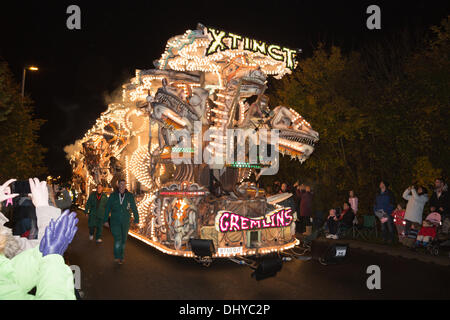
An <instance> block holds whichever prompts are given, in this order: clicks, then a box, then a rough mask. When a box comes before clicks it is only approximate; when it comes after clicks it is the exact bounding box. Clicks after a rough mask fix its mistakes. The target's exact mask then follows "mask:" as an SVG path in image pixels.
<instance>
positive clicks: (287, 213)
mask: <svg viewBox="0 0 450 320" xmlns="http://www.w3.org/2000/svg"><path fill="white" fill-rule="evenodd" d="M291 212H292V210H291V209H288V210H283V213H284V218H285V219H286V220H287V222H286V226H288V225H290V224H291V222H292V220H294V217H292V214H291Z"/></svg>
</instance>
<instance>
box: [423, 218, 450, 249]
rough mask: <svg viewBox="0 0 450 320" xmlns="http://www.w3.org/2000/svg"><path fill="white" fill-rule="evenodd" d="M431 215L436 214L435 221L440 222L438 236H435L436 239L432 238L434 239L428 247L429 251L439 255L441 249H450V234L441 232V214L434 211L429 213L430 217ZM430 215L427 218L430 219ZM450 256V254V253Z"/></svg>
mask: <svg viewBox="0 0 450 320" xmlns="http://www.w3.org/2000/svg"><path fill="white" fill-rule="evenodd" d="M431 215H434V216H435V217H436V219H435V220H434V221H435V222H439V224H438V227H437V231H436V237H434V239H432V241H431V242H430V244H429V246H428V247H427V252H428V253H430V254H432V255H434V256H438V255H439V253H440V252H441V249H447V251H449V250H450V234H448V233H443V232H441V229H442V227H441V219H440V218H441V216H440V214H439V213H437V212H433V213H430V214H429V215H428V217H429V216H431ZM428 217H427V219H428ZM437 218H439V219H437ZM449 257H450V254H449Z"/></svg>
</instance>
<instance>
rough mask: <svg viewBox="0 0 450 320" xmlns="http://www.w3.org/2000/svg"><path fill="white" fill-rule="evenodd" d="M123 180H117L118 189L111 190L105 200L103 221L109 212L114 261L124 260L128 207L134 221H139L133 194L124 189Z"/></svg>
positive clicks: (128, 219) (120, 261)
mask: <svg viewBox="0 0 450 320" xmlns="http://www.w3.org/2000/svg"><path fill="white" fill-rule="evenodd" d="M125 184H126V182H125V180H120V181H119V190H118V191H116V192H113V193H112V194H111V195H110V196H109V199H108V201H107V202H106V209H105V217H104V222H105V223H106V222H107V221H108V218H109V215H110V214H111V225H110V228H111V233H112V235H113V238H114V261H115V262H117V263H119V264H122V263H123V262H124V251H125V243H126V240H127V236H128V230H129V229H130V217H131V216H130V209H131V211H132V212H133V217H134V223H135V224H137V223H139V214H138V210H137V207H136V202H135V200H134V196H133V194H131V193H130V192H128V190H126V189H125Z"/></svg>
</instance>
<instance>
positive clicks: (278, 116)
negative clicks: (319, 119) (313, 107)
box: [269, 106, 319, 162]
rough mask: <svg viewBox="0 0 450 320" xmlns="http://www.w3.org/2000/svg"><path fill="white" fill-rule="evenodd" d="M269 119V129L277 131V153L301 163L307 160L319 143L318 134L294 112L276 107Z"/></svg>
mask: <svg viewBox="0 0 450 320" xmlns="http://www.w3.org/2000/svg"><path fill="white" fill-rule="evenodd" d="M272 112H273V116H272V118H271V119H270V122H269V123H270V128H271V129H278V130H279V151H280V152H281V153H282V154H288V155H290V156H291V157H292V158H298V159H299V160H300V161H301V162H303V161H305V160H306V159H308V158H309V156H310V155H311V154H312V153H313V151H314V146H315V144H316V143H317V142H318V141H319V134H318V133H317V132H316V131H314V130H313V129H312V127H311V125H310V124H309V123H308V122H307V121H306V120H305V119H303V117H302V116H300V115H299V114H298V113H297V112H296V111H294V110H293V109H291V108H287V107H284V106H278V107H276V108H275V109H274V110H273V111H272Z"/></svg>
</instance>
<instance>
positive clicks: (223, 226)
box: [219, 212, 230, 232]
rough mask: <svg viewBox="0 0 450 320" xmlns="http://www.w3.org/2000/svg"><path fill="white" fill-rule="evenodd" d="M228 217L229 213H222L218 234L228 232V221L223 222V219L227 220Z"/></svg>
mask: <svg viewBox="0 0 450 320" xmlns="http://www.w3.org/2000/svg"><path fill="white" fill-rule="evenodd" d="M229 217H230V213H229V212H224V213H222V216H221V217H220V219H219V229H220V232H226V231H228V227H229V226H230V224H229V223H228V221H225V219H226V218H229Z"/></svg>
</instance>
